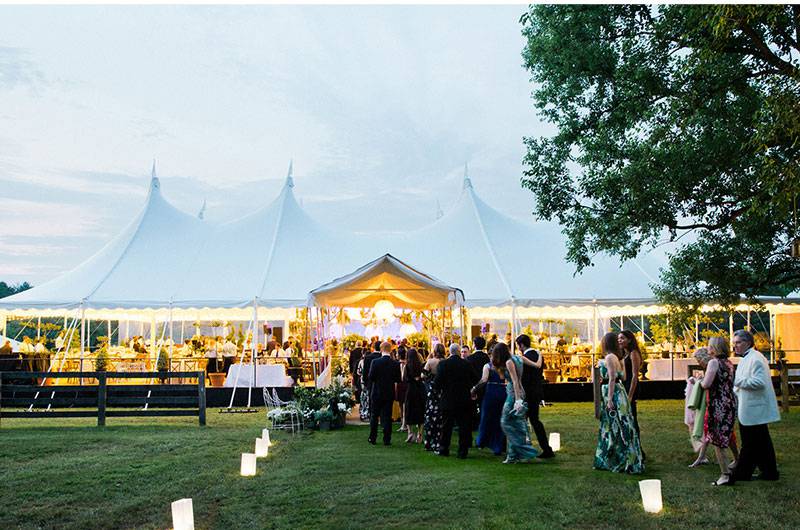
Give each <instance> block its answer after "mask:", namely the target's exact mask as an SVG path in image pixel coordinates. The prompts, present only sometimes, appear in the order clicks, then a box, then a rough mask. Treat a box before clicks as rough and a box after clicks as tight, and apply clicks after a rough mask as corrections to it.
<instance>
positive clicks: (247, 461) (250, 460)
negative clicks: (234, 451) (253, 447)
mask: <svg viewBox="0 0 800 530" xmlns="http://www.w3.org/2000/svg"><path fill="white" fill-rule="evenodd" d="M240 473H241V475H242V476H243V477H252V476H254V475H255V474H256V455H255V453H242V466H241V469H240Z"/></svg>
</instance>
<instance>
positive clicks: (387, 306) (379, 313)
mask: <svg viewBox="0 0 800 530" xmlns="http://www.w3.org/2000/svg"><path fill="white" fill-rule="evenodd" d="M375 316H376V317H377V318H378V320H384V321H385V320H389V319H391V318H394V304H393V303H391V302H390V301H389V300H386V299H385V298H384V299H381V300H378V301H377V302H375Z"/></svg>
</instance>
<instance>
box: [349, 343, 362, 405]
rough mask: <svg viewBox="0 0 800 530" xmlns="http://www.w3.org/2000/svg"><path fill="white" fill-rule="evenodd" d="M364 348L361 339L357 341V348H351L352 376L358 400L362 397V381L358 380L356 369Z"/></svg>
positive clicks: (350, 363)
mask: <svg viewBox="0 0 800 530" xmlns="http://www.w3.org/2000/svg"><path fill="white" fill-rule="evenodd" d="M363 353H364V349H363V348H362V347H361V341H360V340H359V341H357V342H356V346H355V348H353V349H352V350H350V359H349V365H350V377H351V378H352V379H353V388H354V389H355V398H356V401H360V399H361V381H359V380H358V377H357V376H356V371H357V370H358V362H359V361H360V360H361V355H363Z"/></svg>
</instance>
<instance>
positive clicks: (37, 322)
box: [36, 316, 42, 342]
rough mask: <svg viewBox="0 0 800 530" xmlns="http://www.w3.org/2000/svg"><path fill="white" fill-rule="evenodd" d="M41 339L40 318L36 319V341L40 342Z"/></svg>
mask: <svg viewBox="0 0 800 530" xmlns="http://www.w3.org/2000/svg"><path fill="white" fill-rule="evenodd" d="M41 337H42V317H41V316H39V317H38V318H37V319H36V341H37V342H38V341H39V339H40V338H41Z"/></svg>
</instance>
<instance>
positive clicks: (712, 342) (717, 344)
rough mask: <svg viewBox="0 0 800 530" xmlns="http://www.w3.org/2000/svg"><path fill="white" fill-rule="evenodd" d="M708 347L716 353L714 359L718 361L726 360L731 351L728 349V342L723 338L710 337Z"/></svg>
mask: <svg viewBox="0 0 800 530" xmlns="http://www.w3.org/2000/svg"><path fill="white" fill-rule="evenodd" d="M708 347H709V348H714V351H715V352H716V354H715V355H714V357H719V358H720V359H727V358H728V357H729V356H730V354H731V350H730V348H728V340H727V339H726V338H725V337H711V338H710V339H708Z"/></svg>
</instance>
